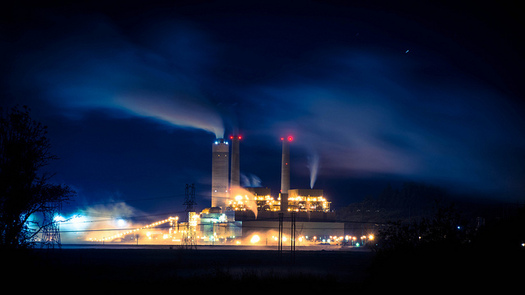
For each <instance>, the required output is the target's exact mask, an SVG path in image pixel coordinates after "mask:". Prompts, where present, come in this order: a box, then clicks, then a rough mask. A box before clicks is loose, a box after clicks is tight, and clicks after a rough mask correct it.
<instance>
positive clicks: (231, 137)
mask: <svg viewBox="0 0 525 295" xmlns="http://www.w3.org/2000/svg"><path fill="white" fill-rule="evenodd" d="M234 138H235V136H233V135H230V139H234ZM237 139H238V140H241V139H242V136H240V135H239V136H237Z"/></svg>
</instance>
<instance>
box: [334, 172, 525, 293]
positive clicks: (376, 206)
mask: <svg viewBox="0 0 525 295" xmlns="http://www.w3.org/2000/svg"><path fill="white" fill-rule="evenodd" d="M337 217H338V219H339V220H340V221H344V222H346V223H347V226H346V228H350V229H351V230H353V231H359V230H361V231H362V232H363V233H366V234H368V233H371V232H373V233H374V234H375V235H376V239H375V240H374V241H373V243H368V245H367V246H369V247H370V248H371V249H372V250H373V251H374V252H375V257H374V262H373V264H372V266H371V267H370V269H369V270H370V275H369V279H370V282H369V283H370V284H374V285H377V286H381V288H383V287H384V288H385V291H386V290H398V289H400V290H404V289H406V288H409V290H416V288H417V289H420V290H441V291H447V290H452V288H454V290H458V291H460V290H459V289H458V288H461V290H464V291H473V290H476V291H481V290H485V289H486V288H487V287H498V288H501V289H500V290H507V289H508V290H512V287H516V286H517V285H518V284H519V282H520V280H521V276H522V271H520V270H519V269H520V267H521V266H520V265H523V262H525V246H524V245H525V244H524V243H525V212H524V207H523V206H522V205H519V204H504V203H498V202H496V201H486V200H476V199H473V198H460V197H458V196H456V195H454V194H450V193H448V192H446V191H445V190H444V189H441V188H439V187H435V186H429V185H426V184H421V183H413V182H409V183H405V184H403V185H402V187H401V188H400V189H394V188H393V187H392V186H387V187H386V188H385V189H384V190H383V191H382V192H381V193H379V194H378V195H377V196H368V197H366V198H365V199H364V200H363V201H362V202H359V203H355V204H351V205H349V206H347V207H345V208H342V209H340V210H339V211H338V212H337Z"/></svg>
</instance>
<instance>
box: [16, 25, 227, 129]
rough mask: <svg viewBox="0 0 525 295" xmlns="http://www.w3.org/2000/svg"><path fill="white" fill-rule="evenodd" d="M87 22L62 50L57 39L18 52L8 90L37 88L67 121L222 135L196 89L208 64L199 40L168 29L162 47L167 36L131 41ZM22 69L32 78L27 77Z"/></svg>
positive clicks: (187, 30)
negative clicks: (90, 115)
mask: <svg viewBox="0 0 525 295" xmlns="http://www.w3.org/2000/svg"><path fill="white" fill-rule="evenodd" d="M85 22H86V23H87V24H88V25H85V24H84V25H78V27H77V26H75V24H72V27H73V28H69V29H70V30H73V31H74V32H75V35H76V36H77V37H76V38H77V39H76V40H75V42H72V43H69V44H68V42H67V40H68V39H67V38H69V37H67V36H66V35H64V36H62V35H60V34H58V36H54V38H48V39H46V40H42V42H41V46H42V48H39V49H40V50H41V51H34V50H32V49H31V47H28V49H25V50H23V51H21V52H20V54H19V56H20V57H21V58H20V59H19V60H17V61H15V63H16V69H17V70H16V71H15V73H14V74H13V75H12V76H11V77H10V79H12V82H13V83H12V85H18V84H19V83H18V82H17V81H20V80H25V81H27V82H31V83H33V84H35V85H37V88H36V89H38V92H39V96H40V97H41V98H42V99H44V100H46V101H49V102H51V103H52V104H54V105H57V106H60V107H61V109H62V111H64V112H65V113H66V115H68V116H70V117H77V118H78V117H81V116H82V115H83V113H84V112H85V111H92V110H101V109H104V110H107V111H108V110H109V111H110V113H113V114H115V115H116V116H121V114H122V112H124V113H128V114H131V115H134V116H140V117H146V118H151V119H155V120H159V121H161V122H164V123H168V124H171V125H174V126H179V127H183V128H194V129H201V130H205V131H208V132H211V133H213V134H215V136H216V137H218V138H222V137H223V136H224V126H223V121H222V116H221V114H220V112H219V111H218V109H217V108H216V106H215V105H214V104H213V103H212V102H211V101H210V100H208V99H207V95H206V94H205V93H203V91H202V87H200V85H198V83H197V82H196V81H198V80H201V79H202V78H201V79H196V78H195V76H197V75H200V74H199V73H200V72H201V71H203V70H202V69H201V68H202V67H205V64H206V60H208V57H207V53H206V52H203V50H202V48H208V47H209V46H207V45H206V43H205V42H206V41H205V40H204V39H205V38H203V37H201V35H202V34H200V33H199V32H198V31H197V30H195V29H192V28H191V26H188V25H186V24H176V23H175V24H173V23H172V24H169V25H166V28H165V30H170V32H169V38H170V40H171V42H173V43H174V44H175V45H172V46H166V44H163V43H161V42H160V41H158V40H164V39H166V37H167V36H166V35H165V34H167V32H166V31H162V32H156V33H155V34H152V33H151V32H149V33H148V30H147V29H144V30H145V32H144V35H145V36H148V37H142V38H143V39H144V40H140V41H139V42H137V40H131V39H130V38H128V37H127V36H126V35H125V34H122V32H120V31H119V30H118V29H117V28H116V27H115V26H114V25H113V24H112V23H111V22H109V21H107V20H104V19H98V18H95V17H92V18H90V19H87V20H85ZM35 34H38V29H36V31H35ZM64 34H67V32H65V33H64ZM153 35H154V36H153ZM152 36H153V37H152ZM109 40H111V41H109ZM44 41H45V42H44ZM172 47H173V48H172ZM41 52H46V58H45V59H41V58H40V57H38V55H39V54H41ZM28 69H31V71H34V72H35V73H37V74H35V75H34V76H32V77H27V76H26V75H27V74H26V71H28ZM28 80H31V81H28ZM12 87H16V86H12ZM13 91H14V92H21V91H24V90H23V89H13Z"/></svg>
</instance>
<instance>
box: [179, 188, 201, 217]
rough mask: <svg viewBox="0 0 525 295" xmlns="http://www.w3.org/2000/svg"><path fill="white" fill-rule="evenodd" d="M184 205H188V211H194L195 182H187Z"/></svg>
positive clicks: (195, 203)
mask: <svg viewBox="0 0 525 295" xmlns="http://www.w3.org/2000/svg"><path fill="white" fill-rule="evenodd" d="M182 205H186V212H194V211H195V205H197V202H195V184H193V183H192V184H191V185H189V184H186V191H185V199H184V203H183V204H182Z"/></svg>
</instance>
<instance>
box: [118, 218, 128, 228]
mask: <svg viewBox="0 0 525 295" xmlns="http://www.w3.org/2000/svg"><path fill="white" fill-rule="evenodd" d="M126 224H127V222H126V220H124V219H122V218H119V219H117V226H118V227H125V226H126Z"/></svg>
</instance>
